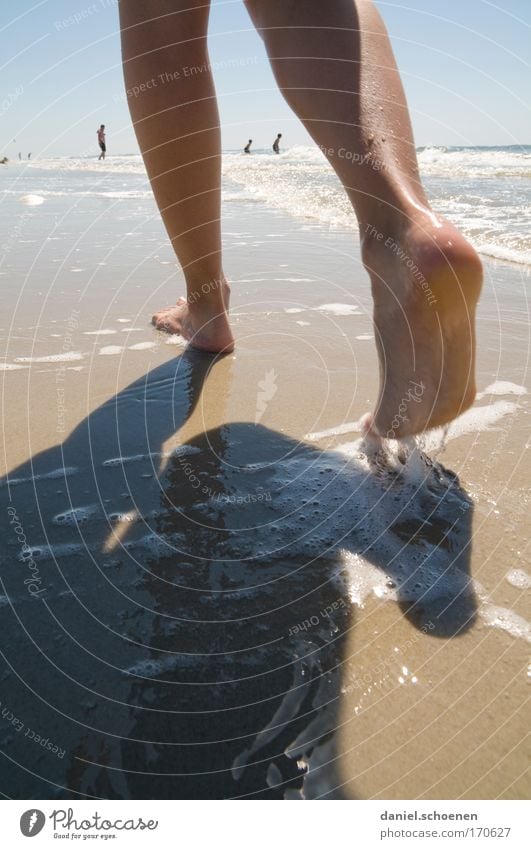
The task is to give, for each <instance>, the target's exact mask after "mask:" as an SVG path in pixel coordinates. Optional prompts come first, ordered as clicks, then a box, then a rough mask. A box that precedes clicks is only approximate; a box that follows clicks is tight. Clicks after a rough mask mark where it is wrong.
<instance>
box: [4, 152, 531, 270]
mask: <svg viewBox="0 0 531 849" xmlns="http://www.w3.org/2000/svg"><path fill="white" fill-rule="evenodd" d="M418 156H419V163H420V168H421V175H422V178H423V180H424V183H425V186H426V189H427V192H428V196H429V197H430V200H431V203H432V206H433V207H434V209H435V210H436V211H437V212H439V213H441V214H443V215H445V216H447V217H448V218H449V219H450V220H451V221H453V222H454V223H455V224H456V225H457V226H458V227H459V228H460V229H461V230H462V232H463V233H464V234H465V235H466V236H467V237H468V238H469V239H470V240H471V241H472V243H473V244H474V245H475V247H476V249H477V250H478V251H479V252H480V253H481V254H483V255H484V256H490V257H494V258H497V259H500V260H505V261H509V262H513V263H519V264H524V265H531V146H516V145H515V146H509V147H450V148H446V147H427V148H419V151H418ZM353 167H356V166H355V165H353ZM223 173H224V183H223V185H224V200H225V202H226V203H231V202H232V201H238V202H243V203H244V204H249V206H250V208H256V207H255V204H266V205H268V206H270V207H274V208H278V209H282V210H284V211H286V212H288V213H289V214H291V215H294V216H297V217H300V218H305V219H307V220H308V222H309V223H311V222H312V221H313V222H320V223H321V224H325V225H327V226H330V227H338V228H342V229H344V228H349V229H350V228H352V229H356V220H355V217H354V214H353V212H352V209H351V207H350V204H349V202H348V200H347V198H346V196H345V193H344V192H343V190H342V188H341V186H340V184H339V181H338V179H337V177H336V176H335V174H334V172H333V170H332V168H331V166H330V165H329V164H328V162H327V160H326V159H325V157H324V156H323V154H322V153H321V151H320V150H319V149H318V148H317V147H306V146H296V147H292V148H290V149H289V150H287V151H285V152H283V153H281V155H280V156H274V155H273V154H272V153H270V152H269V151H257V152H255V153H253V155H252V156H245V155H244V154H243V153H241V152H240V151H227V152H225V154H224V158H223ZM64 196H68V197H70V198H71V199H72V201H73V202H74V203H76V205H77V204H82V202H83V198H93V199H96V198H101V199H108V200H109V201H120V200H124V201H129V202H132V203H134V204H135V205H136V207H137V208H138V206H139V205H142V204H143V203H146V204H148V207H147V208H149V210H150V211H152V210H153V206H152V195H151V191H150V188H149V184H148V181H147V177H146V173H145V170H144V165H143V162H142V159H141V157H140V156H139V155H131V156H110V157H109V158H108V159H107V160H106V162H105V164H104V165H103V164H102V163H99V162H97V160H96V158H95V157H90V158H88V157H86V158H55V159H43V160H37V161H34V162H32V163H29V164H28V163H21V164H19V163H14V164H10V165H9V166H8V167H7V168H3V169H0V197H1V198H2V200H9V199H17V200H20V201H21V203H22V204H25V205H34V204H38V203H39V202H40V201H39V200H38V198H43V199H44V202H46V201H47V200H50V201H51V200H53V198H61V197H64Z"/></svg>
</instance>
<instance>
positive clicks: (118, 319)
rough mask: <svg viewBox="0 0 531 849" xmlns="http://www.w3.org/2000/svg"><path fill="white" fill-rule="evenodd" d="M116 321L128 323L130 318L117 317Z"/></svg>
mask: <svg viewBox="0 0 531 849" xmlns="http://www.w3.org/2000/svg"><path fill="white" fill-rule="evenodd" d="M116 321H117V322H119V324H129V323H130V321H131V319H130V318H117V319H116Z"/></svg>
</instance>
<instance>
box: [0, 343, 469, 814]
mask: <svg viewBox="0 0 531 849" xmlns="http://www.w3.org/2000/svg"><path fill="white" fill-rule="evenodd" d="M207 378H208V380H210V379H215V380H216V381H217V382H218V385H220V386H221V385H226V387H227V392H228V387H229V386H230V380H231V365H230V362H229V360H228V359H226V360H219V361H215V360H211V359H209V358H208V357H204V356H199V355H197V354H194V353H185V354H184V355H183V356H182V357H179V358H178V359H177V360H172V361H170V362H168V363H166V364H164V365H162V366H160V367H158V368H156V369H154V370H153V371H151V372H149V373H148V374H146V375H145V377H144V378H142V379H141V380H138V381H136V382H135V383H133V384H131V385H130V386H129V387H127V388H126V389H125V390H124V391H123V392H121V393H120V394H118V395H117V396H116V397H114V398H112V399H111V400H110V401H108V402H107V403H105V404H104V405H103V406H102V407H100V408H99V409H97V410H96V411H95V412H94V413H93V414H91V415H90V416H89V417H88V418H86V419H85V420H84V421H83V422H82V423H81V424H80V425H79V426H78V427H77V428H76V429H75V431H74V432H73V433H72V434H71V435H70V436H69V437H68V439H66V440H65V442H63V443H62V444H61V445H57V446H55V447H53V448H51V449H49V450H48V451H45V452H43V453H41V454H39V455H37V456H35V457H32V458H31V460H30V461H29V462H28V463H26V464H24V465H23V466H21V467H19V468H17V469H16V470H14V471H13V472H12V473H10V475H9V479H8V480H7V479H6V480H4V481H3V482H2V484H1V489H0V496H1V498H2V508H1V515H2V520H3V522H4V527H5V530H4V533H3V535H2V550H1V575H2V593H3V594H4V597H3V598H1V599H0V604H1V610H2V614H3V615H2V619H3V627H2V629H1V631H0V633H1V636H0V649H1V653H2V657H3V663H2V666H3V668H2V670H1V676H0V680H1V691H0V698H1V708H2V721H1V723H0V739H1V740H2V759H1V763H2V767H1V772H2V781H1V784H0V789H2V791H3V792H4V794H6V795H8V796H10V797H12V798H51V799H54V798H57V799H67V798H83V797H88V798H90V797H100V798H165V799H167V798H205V799H206V798H220V797H221V798H230V797H237V796H249V797H260V798H282V796H283V795H284V794H285V793H286V792H287V794H288V796H289V795H290V794H291V795H294V794H295V793H296V791H297V788H300V787H301V785H302V781H303V778H304V768H301V766H299V765H298V764H297V759H299V758H301V757H302V756H303V755H304V756H306V755H308V753H310V752H311V750H312V748H313V747H314V746H316V745H318V744H319V743H320V742H322V741H323V740H325V739H330V737H331V734H332V732H333V729H334V727H335V725H336V719H337V704H338V701H339V696H340V689H341V669H342V667H341V665H342V661H343V649H344V642H345V635H346V634H347V632H348V631H349V630H350V629H351V628H352V627H353V626H354V624H355V611H356V606H355V605H353V603H352V587H353V586H355V585H356V582H357V580H358V578H359V575H358V574H357V570H361V571H362V572H363V574H364V575H365V578H366V575H367V570H369V571H370V570H371V569H373V570H374V569H377V570H378V575H380V576H381V581H382V586H383V587H384V589H385V588H386V591H388V592H389V593H390V594H394V598H395V600H396V603H398V604H399V605H400V607H401V609H402V611H403V613H404V615H405V616H407V617H408V618H409V620H410V621H411V622H412V623H413V624H414V625H415V627H416V628H418V629H419V630H421V631H423V632H424V631H426V624H427V623H429V631H428V633H426V635H424V634H422V639H425V640H433V639H434V638H448V637H455V636H457V635H459V633H461V632H463V631H464V630H465V629H466V628H468V627H469V626H470V625H471V624H472V622H473V621H474V617H475V610H476V603H475V599H474V595H473V592H472V589H471V587H470V582H469V553H470V527H471V520H472V507H471V503H470V501H469V499H468V498H467V496H466V494H465V493H464V492H463V491H462V489H461V488H460V486H459V482H458V480H457V479H456V478H455V476H454V475H453V474H451V473H449V472H447V471H446V470H444V469H443V468H442V467H441V466H439V465H438V464H431V463H430V462H429V461H427V460H426V459H422V458H421V459H420V460H418V462H420V463H421V465H422V469H423V476H422V480H419V478H418V475H417V477H415V476H413V477H412V476H411V475H409V476H408V474H407V473H405V470H406V469H407V464H406V466H404V468H403V470H402V471H401V470H400V468H396V467H392V468H391V467H389V465H388V464H386V463H385V462H383V461H382V458H381V457H378V456H372V457H368V456H367V455H366V454H364V451H363V447H362V445H361V443H358V447H357V449H355V450H353V451H351V452H350V453H345V452H342V451H321V450H318V449H317V448H315V447H311V446H309V445H307V444H304V443H297V442H295V441H293V440H292V439H289V438H287V437H285V436H283V435H282V434H280V433H276V432H274V431H272V430H269V429H267V428H265V427H262V426H260V425H255V424H253V423H245V422H244V423H235V424H227V425H225V426H223V427H219V428H215V429H211V430H207V431H206V432H201V427H199V432H198V435H197V436H195V437H193V438H191V439H189V440H188V441H187V443H186V445H185V446H183V445H180V441H179V433H180V431H181V430H182V428H183V426H184V425H185V423H186V422H187V420H189V418H190V416H191V415H192V412H194V410H195V414H194V415H195V418H196V419H197V420H198V421H200V420H201V415H200V413H201V403H202V400H201V399H202V390H203V386H204V383H205V380H206V379H207ZM360 446H361V447H360ZM417 459H418V458H417ZM25 540H27V543H28V545H29V547H30V548H29V549H28V548H23V547H22V546H23V545H24V541H25ZM294 741H296V743H294ZM323 774H324V773H323ZM327 774H328V775H329V773H327ZM327 781H328V784H326V783H323V786H322V790H321V792H322V793H323V794H326V793H327V792H329V793H330V796H333V797H336V798H337V797H340V796H341V791H340V790H331V787H332V786H333V782H332V784H331V783H330V778H328V779H327Z"/></svg>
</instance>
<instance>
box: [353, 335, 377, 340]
mask: <svg viewBox="0 0 531 849" xmlns="http://www.w3.org/2000/svg"><path fill="white" fill-rule="evenodd" d="M356 339H359V340H360V341H365V340H367V341H368V340H369V339H374V336H373V335H372V333H362V334H361V335H360V336H356Z"/></svg>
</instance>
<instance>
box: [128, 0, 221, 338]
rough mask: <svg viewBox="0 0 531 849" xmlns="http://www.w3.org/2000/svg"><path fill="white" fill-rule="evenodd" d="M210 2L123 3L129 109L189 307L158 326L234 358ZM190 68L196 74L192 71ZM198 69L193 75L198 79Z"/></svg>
mask: <svg viewBox="0 0 531 849" xmlns="http://www.w3.org/2000/svg"><path fill="white" fill-rule="evenodd" d="M209 7H210V0H142V2H138V0H121V2H120V25H121V30H122V55H123V64H124V76H125V84H126V88H127V92H128V102H129V108H130V110H131V116H132V119H133V123H134V127H135V132H136V136H137V139H138V143H139V145H140V149H141V151H142V156H143V157H144V162H145V165H146V169H147V172H148V175H149V179H150V181H151V185H152V188H153V192H154V194H155V198H156V201H157V204H158V206H159V209H160V212H161V215H162V218H163V220H164V224H165V226H166V229H167V231H168V235H169V237H170V239H171V242H172V245H173V247H174V250H175V253H176V254H177V258H178V259H179V262H180V263H181V266H182V268H183V271H184V275H185V279H186V286H187V298H186V300H185V299H184V298H181V299H180V301H178V303H177V305H176V306H173V307H168V308H166V309H163V310H161V311H160V312H158V313H156V314H155V315H154V316H153V323H154V324H155V326H156V327H158V328H159V329H161V330H166V331H168V332H170V333H181V334H182V335H183V336H184V337H185V338H186V339H187V340H189V341H190V342H191V343H192V344H193V345H194V346H195V347H197V348H201V349H203V350H208V351H229V350H232V348H233V346H234V340H233V337H232V333H231V330H230V327H229V323H228V318H227V308H228V298H229V287H228V285H227V282H226V280H225V276H224V274H223V268H222V259H221V222H220V214H221V140H220V129H219V115H218V109H217V101H216V93H215V89H214V83H213V80H212V74H211V72H210V68H209V58H208V48H207V27H208V15H209ZM190 69H192V71H190ZM193 69H195V70H193Z"/></svg>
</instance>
